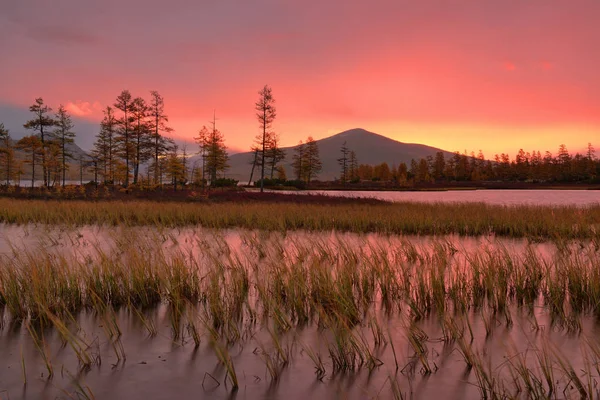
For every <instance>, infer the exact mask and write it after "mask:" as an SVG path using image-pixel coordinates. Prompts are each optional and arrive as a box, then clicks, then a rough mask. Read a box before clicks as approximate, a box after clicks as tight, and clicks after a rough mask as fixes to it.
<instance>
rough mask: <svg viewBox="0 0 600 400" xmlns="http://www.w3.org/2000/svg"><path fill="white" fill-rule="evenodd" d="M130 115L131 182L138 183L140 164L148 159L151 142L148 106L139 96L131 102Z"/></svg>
mask: <svg viewBox="0 0 600 400" xmlns="http://www.w3.org/2000/svg"><path fill="white" fill-rule="evenodd" d="M131 116H132V119H133V123H134V126H133V129H132V136H133V142H134V144H133V147H134V152H133V184H134V185H135V184H137V183H138V176H139V172H140V164H142V163H144V162H146V161H148V160H149V159H150V157H151V154H150V151H151V146H152V143H151V141H150V129H149V125H148V121H146V118H147V117H148V106H147V105H146V102H145V101H144V99H142V98H141V97H136V98H135V99H133V101H132V103H131Z"/></svg>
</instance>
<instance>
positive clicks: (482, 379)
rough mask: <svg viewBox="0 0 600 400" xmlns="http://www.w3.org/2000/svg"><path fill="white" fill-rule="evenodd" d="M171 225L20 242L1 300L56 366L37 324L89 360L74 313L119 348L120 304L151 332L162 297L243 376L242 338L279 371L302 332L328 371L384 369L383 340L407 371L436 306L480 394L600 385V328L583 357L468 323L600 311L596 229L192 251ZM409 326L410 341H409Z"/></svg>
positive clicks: (188, 334)
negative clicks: (576, 236)
mask: <svg viewBox="0 0 600 400" xmlns="http://www.w3.org/2000/svg"><path fill="white" fill-rule="evenodd" d="M136 232H138V233H136ZM168 237H169V234H168V233H167V234H165V233H164V232H163V234H161V235H154V236H153V235H144V234H143V233H140V232H139V231H124V233H123V234H122V236H118V237H116V238H115V243H116V244H115V246H114V247H112V248H111V250H101V249H100V248H95V250H93V251H92V254H90V255H88V256H86V257H77V256H73V255H69V254H61V253H60V247H59V250H58V252H55V251H52V250H48V249H44V248H40V249H27V250H23V251H19V250H15V251H14V252H13V253H12V254H11V255H9V256H3V258H2V259H0V262H1V263H2V266H3V268H2V269H0V302H1V304H3V305H5V306H6V309H7V310H8V311H9V314H10V315H11V317H12V318H13V319H16V320H21V321H24V322H25V323H26V326H27V328H28V330H29V332H30V336H31V338H32V340H33V343H34V345H35V346H36V348H37V349H38V350H39V353H40V355H41V357H42V360H43V361H44V363H45V365H46V369H47V371H48V374H49V375H50V376H51V375H52V373H53V367H52V360H51V352H50V349H49V346H48V342H47V341H46V340H45V339H44V336H43V335H42V334H41V333H39V331H38V330H36V329H34V328H33V327H34V326H37V325H42V326H44V325H46V326H53V327H54V328H55V329H56V330H57V331H58V333H59V334H60V336H61V337H62V338H63V340H64V341H65V343H68V344H69V345H70V348H71V349H72V350H73V352H74V353H75V357H77V358H78V360H79V362H80V364H81V366H82V367H85V368H90V367H91V366H92V365H93V364H94V363H95V362H96V363H97V362H98V361H99V360H97V359H95V358H94V357H92V356H91V355H90V354H89V348H88V345H86V344H85V342H84V341H83V340H81V337H82V336H78V335H77V334H75V333H73V332H74V330H73V328H72V327H73V326H74V325H76V323H75V318H73V315H76V313H77V312H78V311H81V310H84V309H90V310H92V311H94V312H95V313H96V314H97V316H98V317H99V319H101V320H102V324H103V327H104V329H105V332H106V337H107V339H108V340H110V342H111V344H112V346H113V350H114V352H115V355H116V357H117V359H118V360H122V359H123V360H124V359H125V351H124V349H123V346H122V344H121V341H120V337H121V335H122V332H121V329H120V327H119V325H118V324H117V317H116V315H117V313H118V312H119V309H122V308H127V309H129V310H130V311H131V315H134V316H137V318H139V319H140V321H141V323H142V325H143V326H144V327H145V329H146V330H147V331H148V333H150V335H155V334H156V326H157V325H158V324H157V323H156V321H154V320H153V319H152V318H153V317H150V316H148V315H149V314H146V313H144V312H143V310H145V309H147V308H148V307H153V306H156V305H158V304H160V303H165V304H167V305H168V310H169V316H170V323H171V329H172V333H173V339H174V340H177V341H178V342H179V341H180V342H181V343H183V344H185V343H186V342H192V341H193V343H194V345H195V346H196V347H198V346H200V344H201V340H202V338H203V337H207V338H208V340H207V343H208V344H209V345H210V346H211V348H212V350H213V351H214V354H215V356H216V358H217V360H218V361H219V363H221V364H222V365H223V367H224V369H225V370H226V378H225V379H226V381H227V382H230V383H231V385H232V386H233V388H234V389H235V388H238V387H240V386H241V385H242V383H243V382H240V381H241V379H242V375H241V373H240V375H239V376H238V374H237V371H236V365H234V359H233V358H232V356H231V354H230V353H231V350H232V348H235V347H237V346H244V345H245V344H248V343H255V342H258V343H259V347H260V349H259V350H257V352H256V355H257V356H258V357H259V358H260V360H261V361H262V362H263V363H264V365H265V367H266V369H267V371H268V372H269V376H270V377H271V379H272V380H273V381H275V380H279V378H280V376H281V374H282V373H283V372H284V370H285V368H286V367H287V366H288V365H290V364H292V363H293V361H294V355H295V349H296V348H297V347H298V346H294V344H295V343H300V348H301V350H302V353H303V354H306V355H307V356H308V357H309V358H310V360H311V361H312V363H313V365H314V367H315V372H316V376H317V378H318V379H323V378H324V376H325V375H326V374H327V373H329V372H331V373H332V375H335V374H338V373H339V374H348V373H352V372H357V371H359V370H361V369H367V370H369V371H372V372H376V371H377V369H379V368H380V367H381V366H382V360H381V359H382V358H383V357H381V354H382V352H381V350H383V349H384V348H386V346H387V345H388V344H389V345H390V347H389V349H388V350H387V351H391V352H392V353H393V363H394V364H395V368H396V370H397V371H399V372H404V371H419V372H420V373H421V374H423V375H429V374H435V373H436V371H437V369H438V367H439V365H440V364H438V362H437V361H436V360H435V359H434V358H433V357H435V354H436V351H435V348H434V347H435V345H434V343H435V342H434V341H433V339H432V338H430V335H428V334H427V333H426V332H425V329H424V325H423V324H422V321H426V322H428V321H429V322H431V321H434V322H437V323H438V326H439V327H440V328H441V331H442V333H443V337H442V338H441V341H442V342H443V343H444V345H445V346H448V347H449V348H451V351H452V352H455V353H457V354H458V355H459V356H460V357H461V358H462V360H463V362H464V366H465V367H466V368H465V369H466V370H467V373H468V376H469V378H468V379H469V381H470V382H471V383H473V384H475V385H476V386H477V387H478V388H479V390H480V395H481V396H483V397H487V398H504V397H515V396H517V395H518V394H519V393H522V394H525V395H526V397H527V396H530V397H538V398H543V397H544V396H551V395H552V394H556V393H557V392H558V391H563V390H564V391H566V392H565V393H566V395H565V396H566V397H569V395H573V394H576V395H583V394H584V393H585V394H586V395H589V396H591V395H596V393H595V392H594V391H595V387H594V382H593V378H591V377H590V376H591V374H595V375H594V376H596V375H597V374H598V369H599V367H598V361H600V350H599V349H600V346H599V345H598V344H597V343H596V342H594V341H590V342H588V343H587V344H586V345H585V347H584V353H583V356H582V359H583V360H584V365H583V368H580V367H581V366H580V365H578V366H577V367H575V366H574V365H575V363H574V361H573V360H568V359H567V358H566V357H565V356H563V355H562V354H561V353H560V352H559V351H557V350H556V349H555V348H554V347H552V346H550V345H545V346H542V347H541V348H535V347H534V348H532V349H530V350H528V351H529V353H527V352H519V350H517V349H516V348H510V349H509V350H508V351H507V353H506V354H507V358H506V359H504V360H503V362H502V363H501V364H500V365H498V362H497V360H496V361H494V360H492V359H491V358H490V357H487V355H486V352H485V348H482V347H481V339H482V338H481V337H477V333H474V331H473V326H474V325H475V323H478V325H479V326H482V325H483V326H484V327H485V331H486V332H485V333H487V334H492V333H493V331H494V330H495V329H496V327H497V326H500V325H502V326H503V329H507V330H510V329H513V318H514V316H515V315H516V314H517V313H521V312H523V313H524V314H526V315H532V313H533V311H532V310H534V309H536V308H538V307H539V308H541V307H543V308H545V309H546V311H547V312H548V314H549V315H550V316H551V317H552V318H553V319H554V321H555V325H554V326H553V328H554V329H563V330H564V331H565V332H577V333H579V332H581V331H582V330H583V327H582V324H581V322H580V320H581V318H582V316H584V315H588V314H592V315H599V314H600V301H599V300H600V273H599V272H598V271H599V270H600V252H599V251H597V250H596V249H595V245H594V243H593V242H579V243H561V244H560V245H559V246H557V251H556V253H555V254H553V255H546V256H542V255H541V254H540V252H539V251H538V250H536V249H537V248H536V247H535V246H534V245H531V246H527V247H526V248H525V251H522V252H515V251H513V250H510V249H509V248H506V247H503V246H501V245H499V244H496V245H493V244H490V245H488V246H486V247H483V248H479V249H475V250H470V251H468V250H460V251H459V250H457V249H456V247H455V246H453V245H452V244H451V243H448V242H447V241H444V240H433V241H432V242H431V243H430V244H421V245H415V244H414V243H411V242H410V241H408V240H406V239H404V240H398V241H395V242H392V241H390V243H394V244H393V245H383V244H381V243H369V242H366V241H365V242H362V243H360V245H357V244H356V242H353V241H352V240H349V239H344V238H343V237H337V238H334V239H332V240H323V239H322V238H320V237H319V236H311V235H306V236H298V237H297V238H296V239H294V240H293V241H292V242H289V241H286V240H287V238H285V237H284V236H283V235H277V234H265V233H264V232H257V233H255V232H246V233H242V234H241V238H242V243H243V245H242V246H241V248H235V247H233V246H232V245H229V244H228V243H227V242H226V241H225V240H224V238H223V237H220V236H218V234H215V236H214V237H213V238H212V239H206V235H202V236H201V237H199V238H197V239H198V246H195V250H197V252H196V253H192V254H188V253H185V252H183V250H181V249H180V248H178V247H177V246H176V245H175V243H176V241H177V240H178V238H175V237H171V238H170V239H169V238H168ZM169 241H170V242H169ZM171 242H172V243H171ZM171 244H173V246H171ZM532 318H533V319H534V320H535V316H533V317H532ZM386 319H387V320H386ZM390 321H394V322H398V321H400V322H403V323H402V324H401V327H400V328H397V329H400V330H401V332H404V335H393V334H392V333H391V331H392V329H391V327H390V323H389V322H390ZM36 324H37V325H36ZM307 325H312V326H313V327H315V328H316V329H315V330H316V333H315V335H317V336H318V338H319V339H320V340H319V341H320V342H321V343H323V344H324V345H323V346H319V347H316V348H315V347H312V346H309V345H306V344H305V343H306V341H305V340H302V341H300V340H296V339H297V337H298V336H299V335H300V332H301V331H302V329H303V328H304V327H305V326H307ZM386 325H387V326H386ZM533 325H534V328H535V329H536V332H537V331H539V330H540V328H539V326H537V325H536V324H533ZM76 328H78V329H79V327H77V326H76ZM386 328H387V329H386ZM482 329H483V328H482ZM386 331H387V334H386V333H385V332H386ZM542 334H543V333H541V334H540V335H542ZM297 335H298V336H297ZM402 336H403V337H404V338H406V340H405V342H404V344H406V346H399V343H398V338H399V337H402ZM482 336H483V335H482ZM260 338H266V339H267V341H261V339H260ZM485 339H486V338H485V337H484V338H483V340H485ZM394 341H396V343H394ZM403 349H407V351H408V353H407V354H402V353H403ZM397 350H398V351H397ZM234 354H235V353H234ZM528 354H532V355H534V356H528ZM391 357H392V354H390V358H391ZM403 357H404V359H403ZM236 363H237V360H236ZM405 365H406V366H412V367H413V368H406V367H405V368H402V367H403V366H405ZM393 367H394V366H393V365H392V368H393ZM415 367H416V368H415ZM238 370H239V368H238ZM23 371H24V364H23ZM582 371H583V372H582ZM23 375H24V376H25V372H23ZM407 379H409V380H410V379H414V374H410V373H408V374H407ZM24 380H25V378H24ZM398 385H400V381H398V380H396V379H395V380H394V381H392V382H391V389H392V390H393V395H394V396H396V397H402V396H403V393H404V389H405V388H404V387H403V388H400V387H399V386H398ZM570 387H572V389H570Z"/></svg>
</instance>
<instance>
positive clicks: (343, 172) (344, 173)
mask: <svg viewBox="0 0 600 400" xmlns="http://www.w3.org/2000/svg"><path fill="white" fill-rule="evenodd" d="M340 152H341V153H342V156H341V157H340V158H338V159H337V162H338V164H339V166H340V181H341V182H342V185H346V181H347V180H348V156H349V154H350V150H349V149H348V146H347V145H346V142H345V141H344V143H343V144H342V147H341V149H340Z"/></svg>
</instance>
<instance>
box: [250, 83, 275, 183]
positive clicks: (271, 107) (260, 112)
mask: <svg viewBox="0 0 600 400" xmlns="http://www.w3.org/2000/svg"><path fill="white" fill-rule="evenodd" d="M258 95H259V98H258V101H257V102H256V104H255V108H254V109H255V110H256V117H257V118H258V121H259V124H260V125H259V126H260V133H259V135H258V136H257V138H256V139H257V143H258V145H259V148H260V191H261V192H263V191H264V180H265V158H266V157H267V151H268V149H269V145H270V143H271V140H270V139H271V138H270V136H271V127H272V125H273V121H275V117H276V115H277V112H276V110H275V98H274V97H273V92H272V90H271V88H270V87H269V86H268V85H265V86H264V87H263V88H262V89H261V90H260V91H259V92H258Z"/></svg>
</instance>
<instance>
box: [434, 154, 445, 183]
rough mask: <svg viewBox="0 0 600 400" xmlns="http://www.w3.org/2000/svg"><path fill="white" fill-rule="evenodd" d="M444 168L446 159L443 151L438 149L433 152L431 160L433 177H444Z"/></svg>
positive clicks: (438, 178) (437, 178)
mask: <svg viewBox="0 0 600 400" xmlns="http://www.w3.org/2000/svg"><path fill="white" fill-rule="evenodd" d="M445 169H446V159H445V158H444V153H443V152H441V151H438V152H437V153H435V158H434V160H433V168H432V172H433V178H434V179H436V180H440V179H442V178H443V177H444V170H445Z"/></svg>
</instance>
